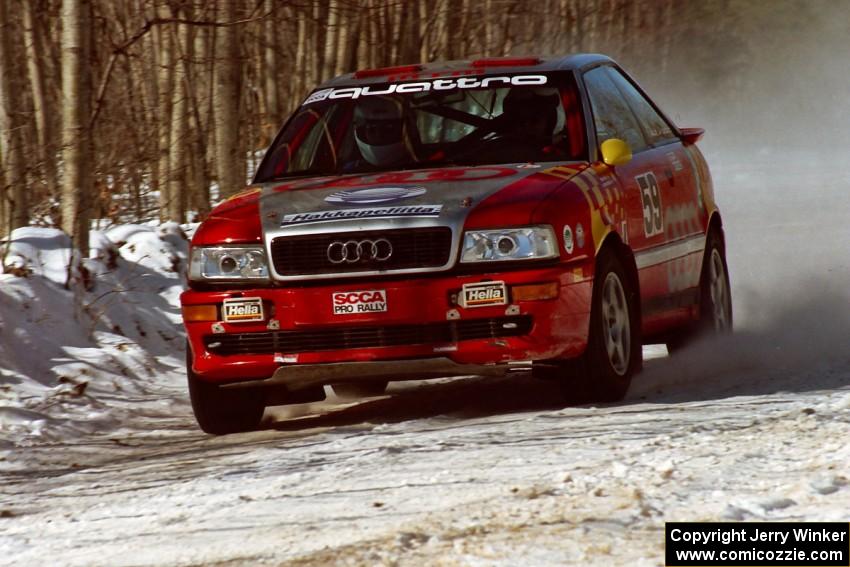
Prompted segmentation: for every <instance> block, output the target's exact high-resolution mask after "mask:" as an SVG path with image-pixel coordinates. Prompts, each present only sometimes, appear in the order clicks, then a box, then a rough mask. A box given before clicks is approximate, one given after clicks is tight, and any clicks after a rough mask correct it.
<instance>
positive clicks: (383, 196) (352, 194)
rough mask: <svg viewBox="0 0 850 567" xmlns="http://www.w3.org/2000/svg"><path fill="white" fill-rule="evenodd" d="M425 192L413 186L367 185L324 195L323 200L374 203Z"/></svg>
mask: <svg viewBox="0 0 850 567" xmlns="http://www.w3.org/2000/svg"><path fill="white" fill-rule="evenodd" d="M424 194H425V188H424V187H419V186H413V187H369V188H367V189H347V190H345V191H337V192H336V193H333V194H331V195H328V196H327V197H325V201H326V202H328V203H333V204H334V205H375V204H378V203H391V202H393V201H400V200H402V199H410V198H411V197H419V196H420V195H424Z"/></svg>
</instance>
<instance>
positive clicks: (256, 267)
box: [189, 246, 269, 280]
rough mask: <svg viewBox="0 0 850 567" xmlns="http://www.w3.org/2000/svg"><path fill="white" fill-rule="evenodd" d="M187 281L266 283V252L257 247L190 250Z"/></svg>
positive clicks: (267, 273)
mask: <svg viewBox="0 0 850 567" xmlns="http://www.w3.org/2000/svg"><path fill="white" fill-rule="evenodd" d="M189 279H191V280H268V279H269V268H268V263H267V262H266V253H265V251H264V250H263V248H262V247H261V246H227V247H215V248H206V247H198V248H192V257H191V259H190V261H189Z"/></svg>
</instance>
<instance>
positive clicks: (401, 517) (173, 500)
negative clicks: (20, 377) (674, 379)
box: [0, 345, 850, 565]
mask: <svg viewBox="0 0 850 567" xmlns="http://www.w3.org/2000/svg"><path fill="white" fill-rule="evenodd" d="M726 347H727V348H734V347H733V345H726ZM672 364H673V362H672V361H667V360H663V359H661V360H656V361H654V362H651V363H650V364H648V367H647V372H646V374H645V377H646V378H652V379H654V380H653V382H652V384H651V386H650V385H649V381H648V380H647V381H646V383H645V384H644V387H642V388H636V389H635V391H634V392H633V394H632V395H631V396H630V399H629V400H628V401H627V402H626V403H623V404H618V405H616V406H609V407H601V408H591V407H581V408H567V409H558V408H553V407H552V406H553V403H552V400H553V399H556V393H555V392H554V391H553V389H552V387H551V386H550V385H549V384H546V383H540V382H535V381H532V380H531V379H530V378H529V377H526V376H516V377H512V378H510V379H503V380H499V381H498V382H497V383H495V384H494V383H493V381H492V379H490V380H485V379H476V378H470V379H466V380H461V381H455V382H452V383H440V384H433V383H432V384H419V385H406V386H404V387H403V388H399V389H398V390H397V392H396V394H395V395H393V396H390V397H387V398H381V399H374V400H371V401H364V402H361V403H358V404H354V405H347V406H345V405H341V404H339V403H336V404H335V403H332V402H329V403H324V404H316V405H313V406H311V407H309V408H299V409H301V411H302V412H303V413H301V414H300V415H283V414H281V413H277V414H276V415H275V416H274V417H273V419H272V420H270V423H269V424H268V427H269V428H268V429H266V430H264V431H259V432H255V433H249V434H243V435H234V436H229V437H223V438H211V437H206V436H203V435H201V434H199V433H198V432H197V431H196V429H195V426H194V423H193V422H192V420H191V418H190V416H189V413H188V408H186V407H184V408H183V411H181V412H179V415H177V416H175V417H173V418H163V417H161V416H151V418H149V422H148V423H149V426H150V427H151V430H149V431H134V432H129V431H128V432H124V433H122V434H121V435H114V434H106V435H103V436H102V437H94V438H90V439H86V440H85V441H84V442H80V443H77V444H73V443H71V444H68V445H66V446H63V447H60V448H56V447H35V448H32V449H31V450H24V451H25V452H26V453H27V454H26V455H25V456H21V459H22V462H23V463H24V464H25V465H26V466H20V467H16V466H14V465H15V460H16V459H15V458H12V459H10V460H11V462H7V463H5V465H6V467H7V468H8V469H12V470H7V472H6V473H5V474H4V475H3V477H4V478H3V481H4V484H3V490H2V492H3V497H2V502H0V522H2V523H0V527H2V530H0V534H2V535H0V548H2V551H3V553H2V556H0V563H5V562H6V561H8V562H9V563H8V564H15V565H37V564H44V562H45V560H48V559H49V562H50V563H51V564H55V565H60V564H61V565H66V564H67V565H211V564H234V565H236V564H245V563H268V564H279V563H286V562H288V561H292V562H293V563H294V564H305V565H328V564H343V565H344V564H349V563H350V564H355V565H375V564H379V565H380V564H387V565H395V564H400V565H423V564H445V565H455V564H460V565H466V564H472V565H490V564H494V565H575V564H599V565H625V564H630V565H660V564H662V558H663V522H664V521H665V520H718V519H771V520H780V519H815V518H816V519H820V520H846V519H847V516H846V514H847V510H850V486H847V481H848V478H850V445H848V443H847V441H846V440H847V438H848V434H850V372H847V371H846V370H830V369H828V368H821V369H819V370H817V371H812V372H799V371H798V370H799V369H795V370H794V371H790V372H787V373H782V372H779V373H776V374H775V375H774V376H772V378H775V380H773V379H771V380H770V382H771V384H772V385H769V384H768V383H767V382H768V381H767V380H764V381H761V382H753V383H750V384H733V383H732V381H731V380H728V379H727V378H725V377H724V378H723V379H716V380H713V381H711V384H709V385H706V384H703V385H701V386H696V387H694V386H695V385H694V384H683V383H670V382H667V381H665V380H666V378H668V377H669V376H670V375H671V374H670V373H669V372H667V371H666V370H669V369H667V368H665V366H670V365H672ZM740 370H741V371H742V372H744V374H745V375H746V372H747V370H746V369H745V368H743V369H740ZM726 376H728V374H726ZM750 377H753V375H750ZM700 378H706V376H701V377H700ZM777 386H778V388H777ZM768 388H769V389H777V390H780V391H779V392H778V393H765V391H766V389H768Z"/></svg>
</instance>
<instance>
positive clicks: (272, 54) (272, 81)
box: [263, 0, 281, 128]
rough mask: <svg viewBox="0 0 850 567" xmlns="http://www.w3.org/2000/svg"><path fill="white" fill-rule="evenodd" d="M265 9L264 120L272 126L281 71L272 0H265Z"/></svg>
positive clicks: (276, 113) (277, 116) (277, 108)
mask: <svg viewBox="0 0 850 567" xmlns="http://www.w3.org/2000/svg"><path fill="white" fill-rule="evenodd" d="M266 11H267V12H269V13H270V14H269V16H268V17H267V18H266V22H265V30H264V31H265V34H264V35H265V44H266V45H265V49H264V50H263V55H264V57H265V63H266V70H265V77H264V78H265V87H266V88H265V91H266V114H267V116H266V120H265V122H266V123H268V124H273V125H274V126H272V127H273V128H275V127H276V126H277V123H278V122H279V121H280V101H279V99H278V92H279V91H278V85H279V84H280V79H281V73H280V69H279V65H278V54H277V34H278V30H277V26H278V21H277V19H276V18H275V17H274V0H266Z"/></svg>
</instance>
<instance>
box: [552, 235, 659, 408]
mask: <svg viewBox="0 0 850 567" xmlns="http://www.w3.org/2000/svg"><path fill="white" fill-rule="evenodd" d="M637 301H638V297H637V293H636V290H634V289H632V286H631V285H630V282H629V279H628V278H627V277H626V272H625V269H624V268H623V265H622V262H621V261H620V259H619V258H618V257H617V256H616V255H615V254H614V253H613V252H612V251H611V250H610V249H606V250H603V251H602V252H601V253H600V255H599V257H598V258H597V264H596V275H595V277H594V282H593V299H592V303H591V310H590V334H589V337H588V343H587V349H586V350H585V352H584V354H583V355H582V356H580V357H578V358H576V359H573V360H566V361H560V362H552V361H549V362H548V363H546V365H545V366H543V365H541V366H542V368H541V369H540V370H541V371H540V372H539V373H536V374H538V375H540V376H541V377H544V378H547V377H551V376H552V374H553V372H556V373H558V374H559V376H558V377H559V380H560V381H561V384H562V387H563V391H564V395H565V397H566V398H567V400H568V401H570V402H574V403H588V402H615V401H619V400H622V399H623V397H625V395H626V392H627V391H628V389H629V385H630V384H631V380H632V376H633V375H634V373H635V372H637V371H638V370H639V369H640V364H641V356H642V352H641V340H640V321H639V320H638V311H637Z"/></svg>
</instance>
